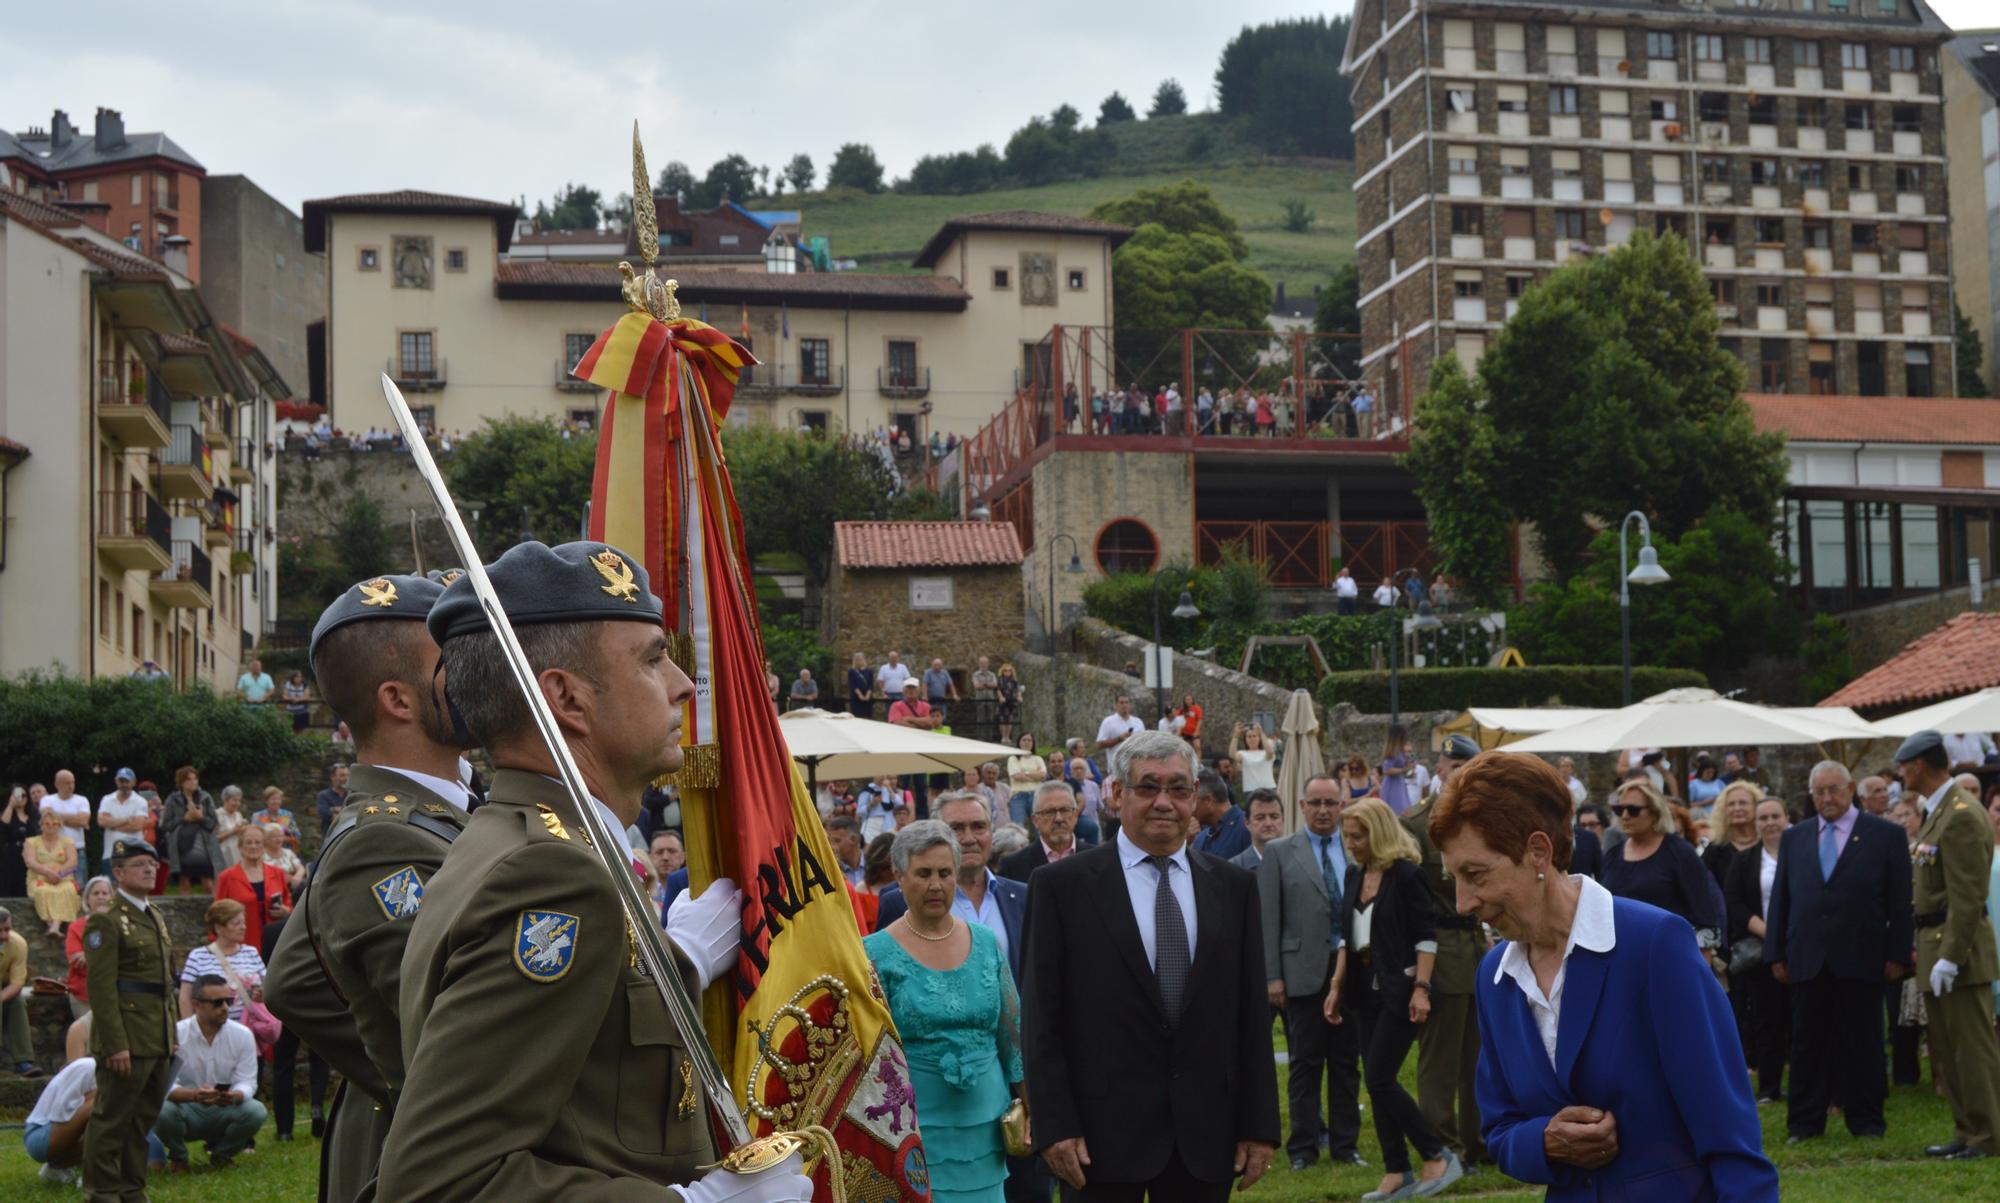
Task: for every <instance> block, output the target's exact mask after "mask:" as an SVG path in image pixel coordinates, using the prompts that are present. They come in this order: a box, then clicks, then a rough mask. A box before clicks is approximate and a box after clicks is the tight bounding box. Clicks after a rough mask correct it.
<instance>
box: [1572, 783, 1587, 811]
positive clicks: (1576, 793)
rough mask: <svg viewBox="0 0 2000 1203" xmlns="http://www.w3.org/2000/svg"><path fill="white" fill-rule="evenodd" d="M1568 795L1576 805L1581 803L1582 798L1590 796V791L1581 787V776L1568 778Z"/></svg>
mask: <svg viewBox="0 0 2000 1203" xmlns="http://www.w3.org/2000/svg"><path fill="white" fill-rule="evenodd" d="M1569 796H1570V799H1571V800H1572V801H1574V802H1575V803H1576V804H1577V805H1578V806H1582V805H1583V800H1584V799H1585V798H1587V797H1589V796H1590V791H1589V790H1587V789H1585V788H1584V787H1583V778H1581V777H1571V778H1570V779H1569Z"/></svg>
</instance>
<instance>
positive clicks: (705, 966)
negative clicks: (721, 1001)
mask: <svg viewBox="0 0 2000 1203" xmlns="http://www.w3.org/2000/svg"><path fill="white" fill-rule="evenodd" d="M742 930H743V891H741V890H739V889H737V888H736V883H735V882H733V881H731V880H729V879H728V878H727V877H718V878H716V879H715V880H714V881H712V882H710V883H709V886H708V888H707V889H706V890H703V891H702V892H701V895H700V896H699V897H697V896H696V895H695V894H693V893H692V892H686V893H683V894H682V895H681V896H680V897H679V898H676V899H674V904H673V905H672V906H670V907H668V908H667V939H669V940H672V941H673V942H674V947H676V948H678V949H680V950H681V952H682V953H683V954H684V955H685V956H686V957H687V959H688V960H690V961H692V962H694V968H695V972H696V973H698V974H700V975H701V988H702V989H704V990H706V989H708V987H709V986H710V984H711V983H713V982H714V981H715V980H716V979H717V978H719V977H721V976H722V975H723V974H725V973H727V972H729V970H730V968H731V967H732V966H734V965H735V964H736V952H737V949H738V947H739V946H740V944H741V940H742V936H741V933H742Z"/></svg>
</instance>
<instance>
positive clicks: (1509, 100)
mask: <svg viewBox="0 0 2000 1203" xmlns="http://www.w3.org/2000/svg"><path fill="white" fill-rule="evenodd" d="M1949 36H1950V31H1949V30H1948V29H1947V28H1946V27H1945V25H1944V24H1943V22H1942V21H1940V20H1939V19H1938V17H1937V16H1936V14H1935V13H1933V12H1932V11H1931V9H1930V8H1929V6H1928V5H1926V4H1924V3H1922V2H1921V0H1755V2H1752V0H1738V2H1737V3H1734V4H1729V3H1721V2H1713V0H1706V2H1705V0H1692V2H1681V3H1638V2H1634V0H1622V2H1619V0H1479V2H1477V3H1472V2H1469V0H1360V3H1358V4H1357V5H1356V7H1355V13H1354V22H1353V31H1352V34H1351V36H1350V40H1349V43H1348V47H1347V53H1346V56H1345V60H1344V63H1343V69H1344V70H1345V71H1346V72H1347V74H1348V75H1349V76H1350V77H1351V79H1352V80H1353V98H1354V111H1355V120H1354V132H1355V158H1356V162H1355V184H1354V187H1355V193H1356V198H1355V199H1356V227H1357V238H1356V253H1357V258H1358V261H1359V266H1360V274H1361V327H1362V340H1363V360H1362V362H1363V364H1364V367H1365V370H1366V371H1367V372H1368V373H1369V374H1370V375H1371V377H1373V378H1374V379H1375V380H1376V381H1377V382H1378V383H1379V385H1380V386H1381V391H1382V392H1383V393H1384V394H1385V395H1389V396H1396V395H1400V390H1401V389H1402V388H1403V387H1404V384H1405V382H1404V381H1403V380H1401V379H1398V376H1399V375H1400V374H1401V373H1402V372H1404V371H1407V372H1408V373H1409V374H1410V376H1411V377H1413V381H1412V382H1411V383H1413V384H1414V386H1416V387H1419V388H1420V387H1421V386H1422V383H1423V381H1424V380H1426V379H1427V378H1428V376H1429V365H1430V363H1431V362H1432V361H1433V359H1434V358H1435V357H1436V356H1437V355H1439V354H1441V353H1443V352H1445V351H1456V352H1457V353H1458V355H1459V357H1460V359H1461V360H1464V361H1466V362H1468V363H1470V362H1471V361H1472V360H1474V359H1476V358H1477V357H1478V355H1479V354H1480V353H1481V351H1482V350H1483V349H1484V348H1485V346H1486V344H1487V342H1488V341H1489V340H1490V339H1491V338H1492V336H1493V333H1494V331H1496V330H1498V329H1499V327H1500V325H1501V324H1502V323H1503V322H1504V321H1505V320H1506V318H1507V317H1508V316H1509V315H1510V314H1511V313H1512V312H1513V311H1514V308H1515V307H1516V305H1517V304H1518V301H1519V299H1520V297H1521V295H1522V294H1523V292H1524V291H1525V290H1526V289H1527V288H1529V287H1530V286H1531V285H1532V284H1533V283H1534V282H1535V280H1537V279H1538V278H1540V277H1542V276H1544V275H1546V274H1547V273H1548V272H1550V271H1551V270H1553V269H1554V268H1556V267H1557V266H1559V265H1561V264H1563V263H1565V262H1568V261H1570V260H1573V259H1576V258H1578V257H1582V256H1589V255H1594V254H1601V253H1603V252H1605V251H1606V250H1607V249H1609V248H1613V247H1616V246H1618V245H1620V244H1622V243H1623V242H1625V241H1626V240H1627V239H1629V238H1630V237H1631V236H1632V234H1633V232H1634V231H1635V230H1639V229H1647V230H1654V231H1661V232H1665V231H1671V232H1673V233H1676V234H1679V235H1680V236H1681V237H1682V238H1684V239H1685V240H1686V241H1687V243H1688V244H1689V247H1690V253H1691V254H1694V255H1697V256H1698V257H1699V259H1700V262H1701V264H1702V268H1703V271H1704V273H1705V274H1706V276H1707V277H1708V279H1709V281H1710V284H1711V287H1712V288H1713V290H1714V295H1715V301H1716V305H1717V307H1718V310H1719V312H1720V315H1721V318H1722V338H1723V342H1724V345H1725V346H1727V347H1728V348H1729V349H1731V350H1732V351H1733V352H1734V353H1735V354H1736V355H1738V356H1739V357H1740V358H1741V359H1742V360H1743V362H1744V365H1745V368H1746V370H1747V377H1748V381H1749V386H1748V387H1749V389H1750V390H1751V391H1753V392H1762V393H1774V394H1782V393H1824V394H1836V393H1837V394H1845V395H1861V396H1885V395H1886V396H1898V395H1909V396H1932V395H1949V394H1950V393H1951V392H1952V388H1953V381H1952V354H1951V329H1952V322H1951V285H1952V266H1951V265H1952V259H1951V234H1952V230H1951V225H1950V220H1949V212H1950V211H1949V209H1948V208H1947V203H1946V194H1947V181H1946V158H1945V155H1946V149H1945V128H1944V116H1943V109H1944V106H1943V103H1942V100H1943V88H1942V84H1941V78H1940V65H1939V58H1940V54H1941V47H1942V46H1943V44H1944V42H1945V41H1946V39H1947V38H1948V37H1949ZM1405 365H1407V367H1406V366H1405Z"/></svg>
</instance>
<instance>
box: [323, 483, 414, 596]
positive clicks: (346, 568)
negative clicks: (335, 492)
mask: <svg viewBox="0 0 2000 1203" xmlns="http://www.w3.org/2000/svg"><path fill="white" fill-rule="evenodd" d="M331 541H332V544H333V549H334V558H335V562H336V563H337V564H338V565H339V567H340V579H341V580H342V581H343V582H353V581H361V580H367V579H368V578H369V577H373V576H383V575H385V574H387V573H391V572H396V571H398V570H399V567H398V565H399V561H400V560H401V559H404V558H406V557H403V556H400V555H399V554H398V552H397V550H396V545H395V542H394V541H393V539H392V537H391V535H390V533H389V529H388V524H387V523H386V522H385V521H384V519H383V516H382V507H381V506H378V505H376V504H375V500H374V498H372V497H369V496H367V495H366V494H356V495H355V496H353V497H351V498H349V499H348V502H347V506H346V508H344V509H343V510H342V511H341V513H340V521H339V522H338V523H337V524H336V525H335V526H334V529H333V535H332V540H331ZM327 600H328V601H329V602H331V601H332V600H333V599H332V598H331V597H328V598H327Z"/></svg>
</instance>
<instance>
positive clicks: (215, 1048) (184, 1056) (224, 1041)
mask: <svg viewBox="0 0 2000 1203" xmlns="http://www.w3.org/2000/svg"><path fill="white" fill-rule="evenodd" d="M175 1030H176V1031H177V1032H179V1033H180V1049H179V1051H178V1052H177V1053H176V1054H175V1055H176V1056H177V1057H179V1058H180V1063H181V1072H180V1076H179V1077H176V1078H175V1079H174V1085H175V1086H178V1087H180V1088H181V1089H183V1090H207V1089H209V1088H210V1087H213V1086H219V1085H221V1084H222V1083H224V1082H227V1083H229V1088H230V1089H231V1090H234V1091H237V1092H238V1093H240V1094H241V1095H242V1096H243V1097H244V1098H246V1099H247V1098H251V1097H252V1096H254V1095H255V1094H256V1093H257V1038H256V1037H255V1036H252V1035H251V1034H250V1029H249V1028H246V1027H244V1026H243V1025H242V1024H240V1023H238V1022H236V1021H235V1020H233V1019H225V1020H223V1021H222V1030H221V1031H219V1032H217V1033H216V1034H215V1042H214V1043H213V1044H211V1043H209V1040H208V1037H206V1036H204V1035H202V1034H201V1020H200V1019H198V1018H196V1017H195V1016H193V1015H190V1016H188V1017H187V1018H186V1019H183V1020H181V1021H180V1023H179V1024H178V1025H177V1026H176V1028H175Z"/></svg>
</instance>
